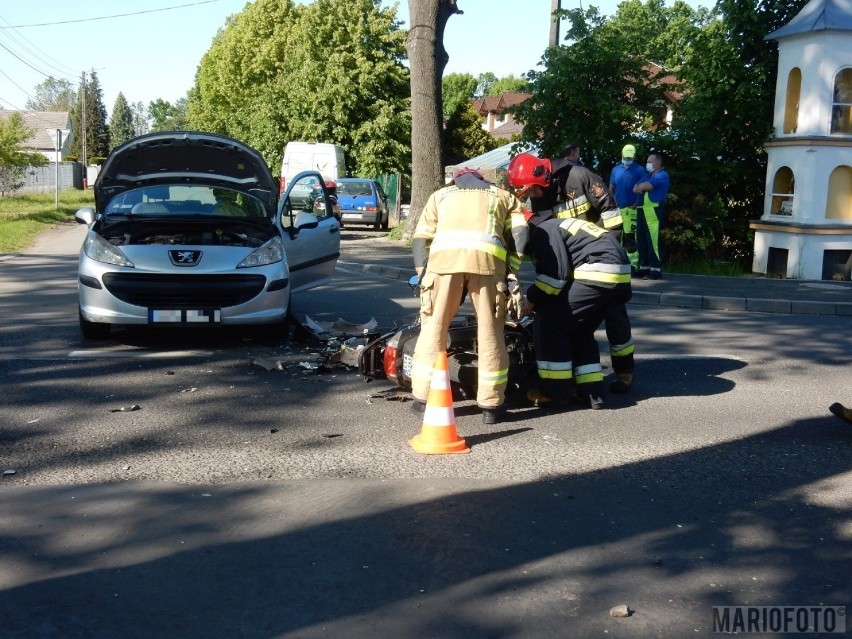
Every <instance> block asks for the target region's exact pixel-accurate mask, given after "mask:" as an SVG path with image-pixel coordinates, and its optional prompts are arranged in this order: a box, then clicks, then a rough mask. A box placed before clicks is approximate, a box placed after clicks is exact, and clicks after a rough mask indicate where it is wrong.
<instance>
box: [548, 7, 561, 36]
mask: <svg viewBox="0 0 852 639" xmlns="http://www.w3.org/2000/svg"><path fill="white" fill-rule="evenodd" d="M560 9H562V0H550V14H551V15H550V42H549V44H550V46H551V47H556V46H559V18H557V17H556V16H555V15H554V14H555V13H556V12H557V11H559V10H560Z"/></svg>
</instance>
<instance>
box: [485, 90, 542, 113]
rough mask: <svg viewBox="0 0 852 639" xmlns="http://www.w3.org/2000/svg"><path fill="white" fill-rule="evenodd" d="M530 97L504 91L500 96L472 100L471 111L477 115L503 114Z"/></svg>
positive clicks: (521, 93) (528, 94)
mask: <svg viewBox="0 0 852 639" xmlns="http://www.w3.org/2000/svg"><path fill="white" fill-rule="evenodd" d="M530 97H532V94H531V93H524V92H522V91H506V92H505V93H501V94H500V95H486V96H484V97H482V98H479V99H478V100H473V102H472V104H473V110H474V111H476V112H477V113H479V115H486V114H488V113H497V114H498V115H499V114H500V113H503V112H504V111H505V110H506V109H508V108H510V107H513V106H515V105H516V104H520V103H521V102H523V101H524V100H526V99H528V98H530Z"/></svg>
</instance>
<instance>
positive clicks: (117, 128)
mask: <svg viewBox="0 0 852 639" xmlns="http://www.w3.org/2000/svg"><path fill="white" fill-rule="evenodd" d="M132 137H133V111H131V109H130V105H128V104H127V98H125V97H124V94H123V93H122V92H121V91H119V92H118V95H117V96H116V98H115V104H113V106H112V115H111V116H110V119H109V143H110V147H112V148H115V147H117V146H118V145H119V144H124V143H125V142H127V141H128V140H129V139H130V138H132Z"/></svg>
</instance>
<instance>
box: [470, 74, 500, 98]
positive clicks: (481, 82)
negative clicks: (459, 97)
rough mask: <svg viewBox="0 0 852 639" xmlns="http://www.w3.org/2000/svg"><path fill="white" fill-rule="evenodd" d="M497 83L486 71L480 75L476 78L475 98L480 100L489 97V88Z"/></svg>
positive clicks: (493, 76) (494, 77)
mask: <svg viewBox="0 0 852 639" xmlns="http://www.w3.org/2000/svg"><path fill="white" fill-rule="evenodd" d="M496 82H497V76H496V75H494V74H493V73H491V72H490V71H486V72H485V73H480V74H479V76H478V77H477V78H476V93H475V97H477V98H481V97H483V96H485V95H491V94H490V93H489V91H490V90H491V87H492V86H494V84H495V83H496Z"/></svg>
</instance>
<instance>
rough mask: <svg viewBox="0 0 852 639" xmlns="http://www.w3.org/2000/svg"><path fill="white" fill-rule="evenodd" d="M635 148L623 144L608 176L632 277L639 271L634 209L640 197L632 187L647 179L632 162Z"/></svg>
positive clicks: (640, 169) (634, 156) (644, 173)
mask: <svg viewBox="0 0 852 639" xmlns="http://www.w3.org/2000/svg"><path fill="white" fill-rule="evenodd" d="M635 158H636V147H635V146H633V145H632V144H625V145H624V148H623V149H621V162H619V163H618V164H616V165H615V166H614V167H613V169H612V173H610V175H609V190H610V193H612V195H613V197H615V203H616V204H618V208H620V209H621V223H622V230H621V244H622V245H623V246H624V250H625V251H627V257H628V258H630V265H631V266H632V267H633V273H634V275H635V274H636V273H638V271H639V252H638V250H637V248H636V207H637V205H638V204H639V203H640V201H641V200H642V196H641V195H640V194H638V193H634V192H633V187H634V186H636V185H637V184H639V182H644V181H645V180H647V179H648V174H647V173H646V172H645V169H644V168H643V167H642V165H641V164H638V163H636V162H635V161H634V159H635Z"/></svg>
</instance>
